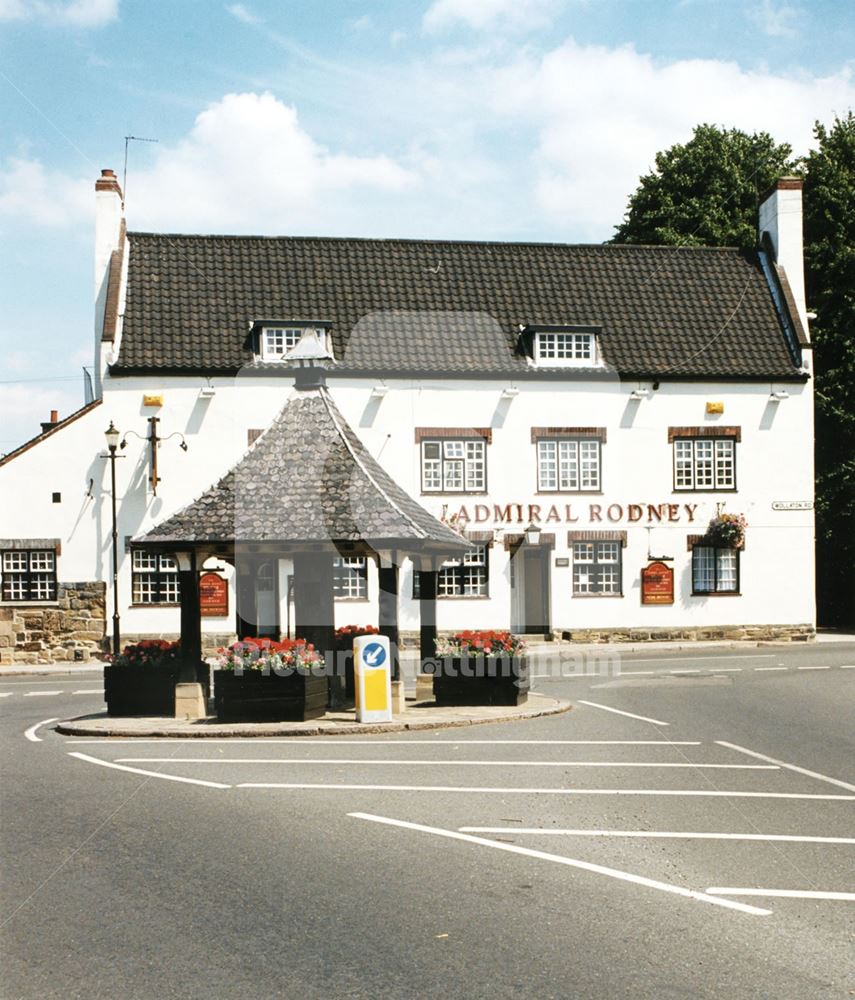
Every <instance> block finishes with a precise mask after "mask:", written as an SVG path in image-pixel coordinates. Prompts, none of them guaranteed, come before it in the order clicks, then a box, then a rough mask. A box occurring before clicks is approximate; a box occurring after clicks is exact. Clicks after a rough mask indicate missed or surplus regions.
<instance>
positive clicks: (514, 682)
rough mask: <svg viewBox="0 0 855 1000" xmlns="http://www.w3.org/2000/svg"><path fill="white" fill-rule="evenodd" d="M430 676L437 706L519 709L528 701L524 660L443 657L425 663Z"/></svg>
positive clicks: (517, 657) (518, 657) (512, 658)
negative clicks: (483, 706) (509, 707)
mask: <svg viewBox="0 0 855 1000" xmlns="http://www.w3.org/2000/svg"><path fill="white" fill-rule="evenodd" d="M431 668H432V672H433V695H434V698H435V699H436V703H437V705H522V704H523V703H524V702H525V701H526V699H527V698H528V689H529V676H528V661H527V660H526V658H525V657H524V656H511V657H488V656H447V657H444V658H442V659H436V660H425V661H423V664H422V670H423V671H425V672H431Z"/></svg>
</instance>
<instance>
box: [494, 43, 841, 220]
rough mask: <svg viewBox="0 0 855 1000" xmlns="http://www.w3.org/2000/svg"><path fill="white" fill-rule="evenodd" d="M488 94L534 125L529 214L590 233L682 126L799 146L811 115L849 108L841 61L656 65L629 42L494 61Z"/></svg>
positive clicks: (614, 213) (807, 140)
mask: <svg viewBox="0 0 855 1000" xmlns="http://www.w3.org/2000/svg"><path fill="white" fill-rule="evenodd" d="M490 92H491V94H492V109H491V112H490V113H491V114H498V115H505V116H510V117H512V118H516V119H518V120H524V121H526V122H528V123H530V124H531V126H532V127H533V128H534V129H535V130H536V133H537V142H536V145H535V148H534V150H533V152H532V156H531V163H532V166H533V177H534V186H535V197H536V200H537V202H538V204H539V206H540V209H541V211H542V212H543V213H545V215H546V216H548V217H550V218H552V219H556V220H564V221H565V222H566V224H567V225H568V227H573V229H576V231H577V232H582V233H589V234H592V235H593V234H595V233H596V234H597V236H596V238H598V239H602V238H606V237H608V236H609V235H610V228H606V227H607V226H609V227H610V226H612V225H615V224H616V223H618V222H619V221H620V220H621V218H622V216H623V212H624V210H625V207H626V200H627V196H628V195H629V194H630V193H631V192H632V191H633V190H634V189H635V187H636V185H637V182H638V178H639V176H640V175H641V174H642V173H645V172H647V171H648V170H649V169H650V168H651V166H652V165H653V160H654V156H655V153H656V152H657V151H658V150H661V149H665V148H667V147H668V146H671V145H673V144H674V143H675V142H681V141H685V140H686V139H688V138H689V137H690V135H691V130H692V128H693V126H694V125H696V124H699V123H701V122H711V123H715V124H720V125H723V126H725V127H728V128H731V127H735V128H741V129H744V130H745V131H748V132H752V131H760V130H763V131H768V132H770V133H771V134H772V135H773V136H774V138H775V139H777V140H778V141H779V142H789V143H791V144H792V145H793V146H794V148H795V150H796V152H804V151H805V150H806V149H807V148H808V147H809V146H810V144H811V141H812V135H811V130H812V125H813V122H814V120H815V119H816V118H827V117H828V116H829V115H830V114H831V112H832V109H838V108H841V107H847V106H849V107H851V106H853V105H855V86H853V80H852V74H851V72H850V71H849V70H848V69H847V70H844V71H841V72H840V73H838V74H837V75H834V76H829V77H826V78H811V77H803V78H799V77H796V76H792V75H790V76H785V75H778V74H775V73H773V72H770V71H757V72H753V71H746V70H743V69H741V68H740V67H739V66H738V65H737V64H735V63H729V62H720V61H714V60H698V59H695V60H679V61H676V62H670V63H661V62H658V61H656V60H654V59H653V58H652V57H651V56H648V55H645V54H642V53H639V52H637V51H636V50H635V49H634V48H632V47H631V46H626V47H622V48H618V49H608V48H605V47H602V46H582V45H578V44H576V43H575V42H574V41H572V40H570V41H567V42H565V43H564V44H563V45H562V46H560V47H559V48H557V49H554V50H553V51H551V52H549V53H547V54H546V55H545V56H543V57H541V58H532V57H523V58H522V59H520V60H519V61H518V62H517V63H516V64H514V65H512V66H509V67H507V68H506V69H503V70H498V71H497V72H496V73H495V75H494V78H493V86H492V87H491V88H490ZM568 238H571V239H572V238H573V236H572V235H571V234H570V232H568ZM577 238H578V237H577Z"/></svg>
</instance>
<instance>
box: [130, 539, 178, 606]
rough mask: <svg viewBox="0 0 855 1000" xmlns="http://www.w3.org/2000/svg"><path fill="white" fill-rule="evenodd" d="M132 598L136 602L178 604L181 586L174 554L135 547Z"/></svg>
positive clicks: (132, 555)
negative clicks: (168, 554) (144, 550)
mask: <svg viewBox="0 0 855 1000" xmlns="http://www.w3.org/2000/svg"><path fill="white" fill-rule="evenodd" d="M131 600H132V602H133V603H134V604H178V603H180V601H181V587H180V582H179V577H178V563H177V562H176V561H175V557H174V556H165V555H158V554H157V553H154V552H143V551H142V550H140V549H134V550H133V552H132V554H131Z"/></svg>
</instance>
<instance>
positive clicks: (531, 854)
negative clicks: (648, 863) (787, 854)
mask: <svg viewBox="0 0 855 1000" xmlns="http://www.w3.org/2000/svg"><path fill="white" fill-rule="evenodd" d="M348 816H351V817H353V818H354V819H364V820H367V821H368V822H370V823H382V824H384V825H386V826H395V827H400V828H402V829H404V830H415V831H417V832H419V833H431V834H433V835H434V836H437V837H446V838H448V839H449V840H462V841H463V842H464V843H468V844H478V845H479V846H480V847H489V848H491V849H493V850H497V851H506V852H507V853H509V854H521V855H523V856H524V857H527V858H537V859H538V860H540V861H551V862H553V863H554V864H558V865H567V866H568V867H570V868H580V869H582V871H587V872H593V873H594V874H595V875H606V876H608V877H609V878H614V879H619V880H620V881H622V882H631V883H632V884H634V885H643V886H645V887H646V888H648V889H658V890H659V891H660V892H669V893H672V894H673V895H676V896H683V897H684V898H687V899H694V900H696V901H698V902H700V903H713V904H717V905H722V904H727V905H728V908H730V909H734V910H739V911H740V912H742V913H751V914H753V915H754V916H764V917H765V916H769V914H770V913H771V912H772V911H771V910H763V909H760V908H759V907H756V906H748V905H747V904H744V903H736V902H734V901H733V900H724V899H719V898H717V897H715V896H712V895H707V894H706V893H703V892H697V891H695V890H693V889H684V888H683V887H682V886H679V885H672V884H671V883H670V882H659V881H658V880H656V879H652V878H645V877H644V876H643V875H633V874H632V873H631V872H624V871H620V870H619V869H617V868H606V867H605V866H604V865H595V864H592V863H591V862H590V861H580V860H578V859H577V858H566V857H564V856H563V855H560V854H547V853H546V852H545V851H534V850H532V849H531V848H529V847H519V846H517V845H516V844H505V843H499V842H497V841H495V840H488V839H487V838H485V837H472V836H470V835H469V834H465V833H458V832H457V831H456V830H444V829H442V828H441V827H437V826H424V825H423V824H421V823H408V822H406V821H405V820H399V819H391V818H390V817H387V816H375V815H373V814H372V813H362V812H352V813H348Z"/></svg>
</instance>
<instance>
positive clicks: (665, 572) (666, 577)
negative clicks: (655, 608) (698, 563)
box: [641, 561, 674, 604]
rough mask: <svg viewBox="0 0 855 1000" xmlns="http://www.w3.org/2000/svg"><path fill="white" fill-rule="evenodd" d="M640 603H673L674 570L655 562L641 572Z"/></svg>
mask: <svg viewBox="0 0 855 1000" xmlns="http://www.w3.org/2000/svg"><path fill="white" fill-rule="evenodd" d="M641 603H642V604H673V603H674V570H673V568H672V567H671V566H666V565H665V563H663V562H658V561H657V562H652V563H649V564H648V565H647V566H645V567H644V568H643V569H642V570H641Z"/></svg>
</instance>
